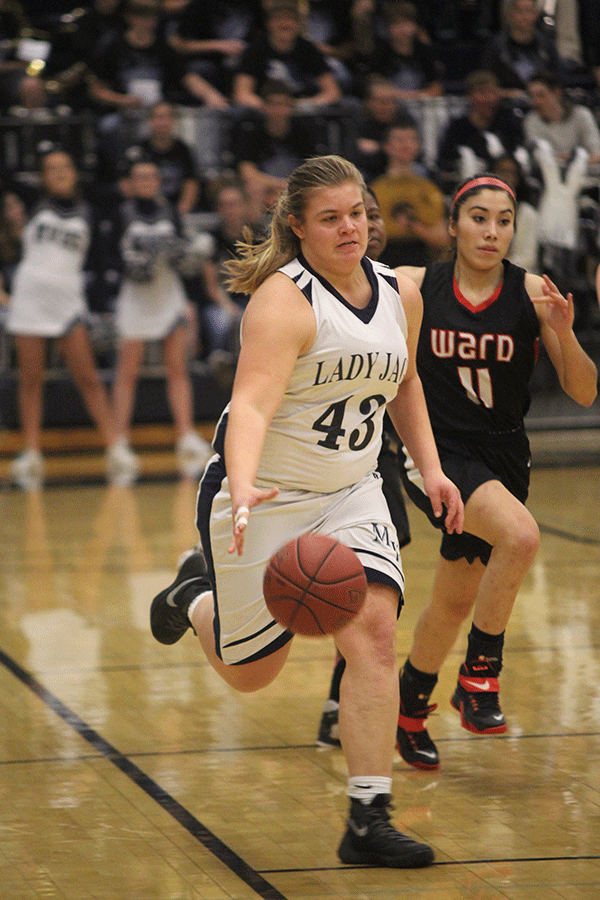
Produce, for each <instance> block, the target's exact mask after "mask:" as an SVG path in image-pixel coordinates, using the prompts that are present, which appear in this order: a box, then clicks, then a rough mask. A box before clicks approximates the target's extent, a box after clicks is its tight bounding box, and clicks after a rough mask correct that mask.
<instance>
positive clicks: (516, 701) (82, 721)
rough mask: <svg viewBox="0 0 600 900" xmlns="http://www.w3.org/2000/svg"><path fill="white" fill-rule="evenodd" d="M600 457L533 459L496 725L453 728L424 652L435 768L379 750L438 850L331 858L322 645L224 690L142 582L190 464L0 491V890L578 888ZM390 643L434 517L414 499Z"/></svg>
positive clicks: (489, 894) (131, 899) (186, 501)
mask: <svg viewBox="0 0 600 900" xmlns="http://www.w3.org/2000/svg"><path fill="white" fill-rule="evenodd" d="M599 475H600V469H598V468H596V467H588V468H571V469H568V468H553V469H540V468H538V469H535V470H534V472H533V479H532V490H531V500H530V508H531V510H532V512H533V513H534V515H535V516H536V518H537V520H538V521H539V523H540V524H541V527H542V532H543V535H542V547H541V550H540V552H539V555H538V557H537V560H536V563H535V565H534V567H533V569H532V571H531V573H530V574H529V576H528V577H527V579H526V581H525V583H524V585H523V588H522V591H521V593H520V596H519V599H518V603H517V606H516V609H515V612H514V615H513V618H512V622H511V625H510V628H509V633H508V637H507V647H506V660H505V669H504V672H503V674H502V701H503V708H504V711H505V713H506V715H507V719H508V721H509V730H508V732H507V734H506V735H502V736H498V737H488V738H479V737H476V736H474V735H470V734H469V733H468V732H466V731H464V730H463V729H461V727H460V724H459V720H458V715H457V714H456V713H455V712H454V711H453V710H452V709H451V708H450V705H449V702H448V700H449V696H450V694H451V692H452V689H453V682H454V679H455V678H456V670H457V667H458V665H459V663H460V661H461V655H462V648H463V645H464V639H461V642H460V647H457V650H456V652H455V653H454V654H453V655H452V656H451V658H450V659H449V660H448V661H447V663H446V665H445V666H444V668H443V671H442V675H441V678H440V684H439V686H438V689H437V691H436V694H435V699H436V700H437V701H438V703H439V709H438V712H437V714H436V715H434V716H432V717H431V720H430V722H431V732H432V735H433V737H434V738H435V739H436V741H437V742H438V746H439V749H440V753H441V755H442V767H441V769H440V771H439V772H434V773H422V772H418V771H416V770H414V769H410V768H409V767H408V766H406V765H405V764H404V763H403V762H402V761H401V760H399V759H398V760H397V762H396V765H395V770H394V794H395V799H396V807H397V808H396V812H395V819H396V823H397V825H398V826H399V827H400V828H401V829H403V830H406V831H407V832H409V833H410V834H412V835H414V836H417V837H418V838H420V839H423V840H426V841H428V842H430V843H431V844H432V845H433V847H434V848H435V852H436V864H435V865H434V866H432V867H431V868H429V869H424V870H416V871H399V870H385V869H366V868H365V869H361V868H353V867H345V866H343V865H341V864H340V863H339V861H338V859H337V856H336V848H337V844H338V842H339V839H340V837H341V834H342V830H343V820H344V816H345V813H346V799H345V794H344V788H345V770H344V762H343V758H342V756H341V753H340V752H339V751H336V750H319V749H317V748H316V747H315V746H314V739H315V735H316V729H317V725H318V721H319V718H320V712H321V705H322V702H323V700H324V698H325V696H326V693H327V688H328V682H329V675H330V670H331V663H332V655H333V653H332V645H331V642H330V641H329V640H327V639H324V640H307V639H304V640H300V639H297V640H296V641H295V647H294V649H293V652H292V656H291V658H290V661H289V663H288V664H287V666H286V669H285V670H284V673H283V674H282V676H281V677H280V678H279V680H278V681H277V682H276V683H275V684H273V685H272V686H270V687H269V688H267V689H266V690H264V691H262V692H261V693H259V694H256V695H236V694H235V693H233V692H232V691H231V690H230V689H229V688H228V687H227V686H225V685H224V684H223V683H222V682H221V681H220V680H219V679H218V678H217V676H216V675H215V674H214V673H213V672H212V670H211V669H210V668H209V666H208V665H207V664H206V662H205V661H204V657H203V656H202V654H201V653H200V651H199V649H198V647H197V645H196V643H195V640H194V638H193V636H192V634H191V632H190V633H188V634H187V635H186V636H185V637H184V638H183V639H182V640H181V641H180V642H179V643H178V644H176V645H174V646H173V647H163V646H161V645H159V644H157V643H156V642H155V641H154V640H153V638H152V637H151V635H150V633H149V630H148V625H147V619H148V606H149V600H150V598H151V597H152V596H153V595H154V593H155V592H156V591H157V590H159V589H160V588H162V587H163V586H164V585H165V584H166V583H168V581H170V580H171V578H172V574H173V572H174V569H175V566H176V563H177V559H178V556H179V554H180V553H181V552H182V551H183V550H185V549H187V548H188V547H189V546H190V545H191V544H193V543H194V542H195V540H196V534H195V530H194V527H193V508H194V501H195V493H196V484H195V483H194V482H188V481H177V480H172V481H169V482H153V483H142V484H138V485H136V486H135V487H132V488H125V487H116V486H105V485H104V484H98V485H94V484H91V485H90V484H88V485H83V486H81V485H80V486H68V485H67V486H62V487H61V486H57V487H52V486H49V487H46V488H45V489H44V490H43V491H38V492H35V491H34V492H31V493H26V494H25V493H22V492H19V491H15V490H9V489H8V488H5V489H4V490H2V491H0V508H1V509H0V534H1V537H2V542H1V546H2V555H1V559H0V581H1V592H0V698H1V700H0V702H1V704H2V729H1V732H0V897H1V898H3V900H30V898H45V900H46V898H49V900H255V898H263V900H324V898H334V900H399V898H410V900H464V898H468V900H499V898H505V900H506V898H509V900H558V898H561V900H576V898H577V900H597V898H598V897H599V896H600V523H599V519H598V509H599V508H600V477H599ZM409 513H410V518H411V524H412V529H413V541H412V543H411V545H410V546H409V547H407V548H406V549H405V551H404V554H403V555H404V565H405V569H406V574H407V598H406V610H405V612H404V613H403V615H402V617H401V620H400V624H399V627H398V637H399V653H400V657H401V658H404V654H405V653H406V651H407V649H408V646H409V641H410V635H411V631H412V626H413V624H414V622H415V618H416V616H417V615H418V613H419V611H420V609H421V608H422V606H423V604H424V602H425V600H426V598H427V596H428V593H429V589H430V585H431V580H432V573H433V567H434V565H435V560H436V554H437V546H438V540H437V537H436V535H435V533H434V532H433V530H432V529H431V528H430V526H429V524H428V523H427V522H426V521H425V519H424V517H423V516H422V515H421V514H420V513H418V511H416V510H415V509H414V508H410V509H409Z"/></svg>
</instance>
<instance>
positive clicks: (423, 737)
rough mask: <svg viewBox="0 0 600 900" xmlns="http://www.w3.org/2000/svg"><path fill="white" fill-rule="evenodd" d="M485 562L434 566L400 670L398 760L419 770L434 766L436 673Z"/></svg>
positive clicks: (441, 560)
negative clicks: (430, 725) (430, 723)
mask: <svg viewBox="0 0 600 900" xmlns="http://www.w3.org/2000/svg"><path fill="white" fill-rule="evenodd" d="M483 572H484V566H483V564H482V563H481V561H480V560H478V559H476V560H474V561H473V562H472V563H469V562H467V560H466V559H457V560H447V559H444V558H443V557H442V556H440V557H439V559H438V564H437V567H436V572H435V577H434V583H433V591H432V597H431V601H430V602H429V604H428V605H427V606H426V607H425V609H424V610H423V612H422V613H421V615H420V617H419V620H418V622H417V624H416V626H415V631H414V634H413V643H412V647H411V649H410V653H409V654H408V658H407V660H406V662H405V664H404V666H403V668H402V672H401V675H400V716H399V719H398V732H397V744H398V751H399V753H400V755H401V756H402V759H403V760H404V761H405V762H407V763H409V765H412V766H415V768H417V769H437V768H438V766H439V754H438V751H437V747H436V746H435V743H434V742H433V740H432V739H431V737H430V735H429V731H428V729H427V717H428V715H429V713H431V712H433V711H434V710H435V708H436V705H435V704H434V705H430V702H429V701H430V698H431V694H432V693H433V690H434V688H435V686H436V684H437V679H438V672H439V670H440V669H441V667H442V664H443V662H444V660H445V659H446V657H447V655H448V653H449V652H450V650H451V649H452V647H453V646H454V644H455V642H456V639H457V637H458V633H459V631H460V628H461V626H462V624H463V622H464V620H465V619H466V618H467V616H468V615H469V614H470V613H471V611H472V609H473V606H474V604H475V599H476V597H477V591H478V588H479V582H480V580H481V577H482V575H483Z"/></svg>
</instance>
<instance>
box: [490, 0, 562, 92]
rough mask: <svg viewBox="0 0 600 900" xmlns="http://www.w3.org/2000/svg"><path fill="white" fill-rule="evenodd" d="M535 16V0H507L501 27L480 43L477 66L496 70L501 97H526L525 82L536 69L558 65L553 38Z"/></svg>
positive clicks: (536, 15)
mask: <svg viewBox="0 0 600 900" xmlns="http://www.w3.org/2000/svg"><path fill="white" fill-rule="evenodd" d="M539 16H540V10H539V6H538V3H537V2H536V0H509V2H508V3H507V5H506V25H505V27H504V28H503V29H502V30H501V31H500V32H499V33H498V34H495V35H494V36H493V37H492V38H490V39H489V41H488V42H487V43H486V44H485V46H484V47H483V50H482V54H481V59H480V63H479V64H480V67H481V68H482V69H488V70H490V71H492V72H494V73H495V74H496V76H497V77H498V81H499V82H500V86H501V89H502V93H503V95H504V96H505V97H511V98H512V99H514V100H520V101H526V99H527V82H528V81H529V79H530V78H531V77H532V76H533V75H535V73H536V72H538V71H539V70H540V69H548V70H549V71H550V72H558V70H559V69H560V67H561V61H560V56H559V54H558V50H557V48H556V44H555V43H554V40H553V39H552V37H550V35H548V34H546V33H545V32H543V31H541V30H540V28H539V26H538V23H539Z"/></svg>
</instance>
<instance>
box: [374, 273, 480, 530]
mask: <svg viewBox="0 0 600 900" xmlns="http://www.w3.org/2000/svg"><path fill="white" fill-rule="evenodd" d="M396 277H397V279H398V287H399V290H400V296H401V298H402V304H403V307H404V312H405V315H406V321H407V326H408V333H407V346H408V364H407V368H406V372H405V375H404V378H403V379H402V381H401V383H400V385H399V386H398V393H397V394H396V396H395V398H394V399H393V400H392V401H391V402H390V403H389V404H388V407H387V410H388V413H389V415H390V418H391V420H392V423H393V425H394V428H395V429H396V431H397V432H398V435H399V436H400V439H401V440H402V442H403V443H404V446H405V447H406V449H407V450H408V452H409V453H410V455H411V457H412V458H413V460H414V462H415V465H416V466H417V467H418V469H419V471H420V472H421V475H422V476H423V481H424V486H425V491H426V493H427V496H428V497H429V499H430V501H431V505H432V508H433V511H434V513H435V515H436V516H441V515H442V512H443V506H445V507H446V509H447V514H446V519H445V525H446V528H447V529H448V531H449V532H452V531H456V532H459V533H460V532H461V531H462V525H463V513H464V510H463V504H462V500H461V497H460V493H459V491H458V488H457V487H456V486H455V485H454V484H453V482H452V481H450V479H449V478H447V477H446V476H445V475H444V473H443V471H442V466H441V463H440V458H439V455H438V452H437V447H436V445H435V440H434V437H433V431H432V428H431V423H430V421H429V413H428V412H427V405H426V403H425V395H424V393H423V386H422V384H421V379H420V378H419V374H418V372H417V366H416V355H417V342H418V339H419V331H420V328H421V319H422V317H423V300H422V298H421V292H420V291H419V289H418V288H417V286H416V285H415V283H414V281H413V280H412V279H410V278H409V277H407V276H405V275H403V274H402V273H399V272H398V270H396Z"/></svg>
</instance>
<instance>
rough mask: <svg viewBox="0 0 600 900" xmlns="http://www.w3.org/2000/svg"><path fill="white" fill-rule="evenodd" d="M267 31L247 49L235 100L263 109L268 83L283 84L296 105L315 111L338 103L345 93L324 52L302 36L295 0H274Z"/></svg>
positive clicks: (237, 77)
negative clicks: (265, 89)
mask: <svg viewBox="0 0 600 900" xmlns="http://www.w3.org/2000/svg"><path fill="white" fill-rule="evenodd" d="M265 15H266V22H265V28H264V30H262V31H261V32H260V33H259V34H258V35H257V36H256V38H255V39H254V40H253V41H252V42H251V43H250V44H249V46H248V47H247V48H246V50H245V51H244V53H243V54H242V57H241V59H240V62H239V65H238V67H237V72H236V75H235V78H234V82H233V100H234V101H235V102H236V103H238V104H240V105H241V106H249V107H251V108H254V109H262V108H263V99H262V91H263V89H264V85H265V83H266V82H267V81H268V80H277V81H283V82H284V83H285V84H286V85H287V86H288V88H289V89H290V90H291V91H292V93H293V95H294V97H295V99H296V101H297V103H299V104H301V105H302V106H303V107H305V108H310V109H315V108H318V107H322V106H326V105H328V104H330V103H334V102H335V101H337V100H339V99H340V97H341V95H342V92H341V89H340V86H339V85H338V83H337V81H336V80H335V78H334V76H333V74H332V72H331V70H330V68H329V66H328V65H327V61H326V59H325V57H324V55H323V54H322V53H321V51H320V50H319V49H318V48H317V46H316V45H315V44H314V43H313V42H312V41H309V40H307V39H306V38H304V37H303V36H302V27H303V21H302V15H301V12H300V9H299V7H298V4H297V3H294V2H293V0H292V2H290V0H274V2H273V3H271V4H270V5H269V6H268V7H267V10H266V13H265Z"/></svg>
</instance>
